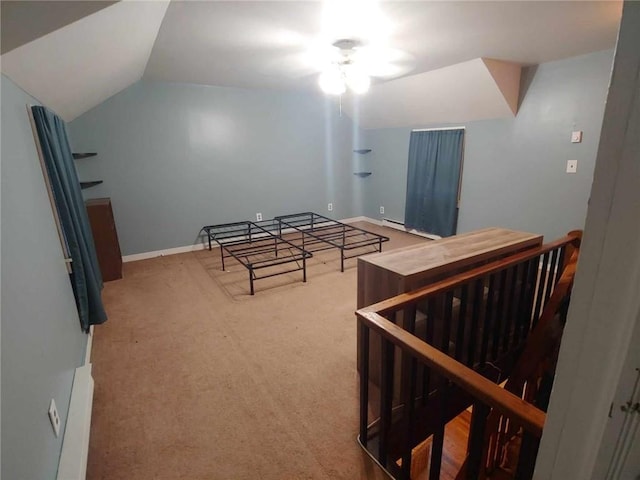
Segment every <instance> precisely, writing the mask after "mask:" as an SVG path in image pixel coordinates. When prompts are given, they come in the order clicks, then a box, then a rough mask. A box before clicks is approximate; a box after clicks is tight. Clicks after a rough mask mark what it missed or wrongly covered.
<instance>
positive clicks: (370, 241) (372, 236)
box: [274, 212, 389, 272]
mask: <svg viewBox="0 0 640 480" xmlns="http://www.w3.org/2000/svg"><path fill="white" fill-rule="evenodd" d="M274 220H275V221H277V222H278V224H279V225H280V228H279V232H278V234H279V236H281V237H282V235H283V226H284V229H285V230H286V229H287V228H289V229H293V230H294V231H295V232H297V233H299V234H300V237H299V238H300V241H301V245H300V247H301V248H302V249H303V250H305V251H308V252H319V251H321V250H329V249H331V248H337V249H339V250H340V271H341V272H344V261H345V260H347V259H349V258H355V257H359V256H360V255H363V254H365V253H374V252H381V251H382V243H383V242H388V241H389V237H385V236H384V235H378V234H377V233H373V232H369V231H367V230H363V229H362V228H357V227H354V226H353V225H349V224H346V223H342V222H338V221H337V220H332V219H330V218H328V217H325V216H322V215H318V214H317V213H314V212H303V213H294V214H291V215H280V216H278V217H275V218H274ZM289 241H291V242H296V241H298V240H297V239H293V238H290V239H289ZM363 249H367V250H368V251H365V252H363V251H362V250H363ZM353 250H358V253H354V254H351V255H345V251H347V252H350V251H353Z"/></svg>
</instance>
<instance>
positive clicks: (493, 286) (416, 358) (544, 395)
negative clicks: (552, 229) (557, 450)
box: [357, 232, 581, 480]
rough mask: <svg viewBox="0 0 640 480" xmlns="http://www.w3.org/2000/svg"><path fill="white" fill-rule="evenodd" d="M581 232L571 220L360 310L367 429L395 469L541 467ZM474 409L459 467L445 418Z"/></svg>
mask: <svg viewBox="0 0 640 480" xmlns="http://www.w3.org/2000/svg"><path fill="white" fill-rule="evenodd" d="M580 238H581V235H580V232H570V234H568V235H567V236H566V237H564V238H562V239H560V240H557V241H555V242H552V243H549V244H546V245H543V246H541V247H538V248H534V249H531V250H527V251H524V252H521V253H518V254H515V255H513V256H510V257H508V258H504V259H502V260H499V261H496V262H493V263H490V264H487V265H484V266H482V267H479V268H476V269H474V270H471V271H468V272H465V273H461V274H459V275H456V276H453V277H451V278H448V279H445V280H443V281H441V282H438V283H436V284H433V285H430V286H427V287H424V288H422V289H420V290H417V291H415V292H411V293H408V294H403V295H400V296H398V297H394V298H391V299H388V300H385V301H383V302H380V303H378V304H375V305H372V306H369V307H366V308H364V309H361V310H359V311H358V312H357V317H358V324H359V328H360V330H361V332H360V333H361V335H362V338H363V340H364V341H363V342H362V343H363V345H364V347H365V348H364V349H363V352H362V353H363V355H362V356H361V358H360V373H361V376H360V435H359V437H358V439H359V442H360V444H361V445H362V447H363V448H364V449H365V451H367V453H369V454H370V455H371V456H372V457H373V458H374V459H375V460H376V461H377V462H378V463H379V464H380V465H381V466H382V468H384V469H385V470H386V471H387V473H388V474H389V475H391V476H392V477H394V478H398V479H410V478H413V479H414V480H416V479H417V478H420V479H422V478H428V479H429V480H436V479H440V478H456V479H460V480H462V479H486V478H518V479H523V480H526V479H528V478H531V476H532V475H533V467H534V465H535V458H536V455H537V448H538V443H539V439H540V437H541V435H542V428H543V425H544V419H545V413H544V410H545V409H546V404H547V402H548V396H549V394H550V386H551V383H552V379H553V370H554V367H555V353H556V351H557V346H558V345H559V341H560V337H561V332H562V325H563V319H564V313H566V305H567V303H568V300H567V299H568V296H569V293H570V290H571V285H572V282H573V275H574V274H575V264H576V261H577V253H578V248H579V244H580ZM558 313H560V315H558ZM370 338H371V339H373V340H374V341H376V340H378V341H379V342H381V349H382V350H381V352H382V355H381V362H380V365H379V368H380V372H379V376H378V375H376V376H375V377H376V378H380V382H379V386H378V385H377V383H378V382H371V381H370V378H369V374H370V371H369V369H370V364H369V351H368V350H369V344H370V342H369V339H370ZM376 373H377V372H376ZM505 381H506V383H505ZM499 384H503V385H504V387H505V388H502V387H501V386H500V385H499ZM468 411H471V412H472V413H471V418H470V427H469V434H468V443H467V449H466V454H465V455H464V458H463V461H462V466H461V467H460V468H459V470H458V471H457V472H456V473H455V475H454V476H452V475H451V472H449V471H447V472H445V470H447V469H448V468H449V467H450V465H448V464H446V465H445V469H444V470H443V454H444V453H445V452H444V445H445V442H444V440H445V428H446V425H447V424H448V423H450V422H452V421H453V422H454V423H455V422H459V416H460V415H461V414H462V413H463V412H465V414H467V415H468V413H467V412H468ZM427 455H428V457H429V458H428V459H426V457H427ZM445 463H446V462H445ZM427 465H428V468H427V470H428V472H425V471H424V470H425V468H418V467H426V466H427ZM449 469H450V468H449Z"/></svg>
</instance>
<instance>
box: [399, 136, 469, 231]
mask: <svg viewBox="0 0 640 480" xmlns="http://www.w3.org/2000/svg"><path fill="white" fill-rule="evenodd" d="M463 139H464V130H462V129H457V130H432V131H423V132H411V139H410V141H409V169H408V172H407V198H406V205H405V217H404V224H405V227H407V228H415V229H416V230H420V231H422V232H428V233H433V234H436V235H440V236H442V237H447V236H450V235H454V234H455V233H456V226H457V223H458V186H459V181H460V167H461V164H462V145H463Z"/></svg>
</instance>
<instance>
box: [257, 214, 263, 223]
mask: <svg viewBox="0 0 640 480" xmlns="http://www.w3.org/2000/svg"><path fill="white" fill-rule="evenodd" d="M256 221H258V222H261V221H262V214H261V213H256Z"/></svg>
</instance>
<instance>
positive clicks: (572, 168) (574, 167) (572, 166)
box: [567, 160, 578, 173]
mask: <svg viewBox="0 0 640 480" xmlns="http://www.w3.org/2000/svg"><path fill="white" fill-rule="evenodd" d="M577 171H578V160H567V173H576V172H577Z"/></svg>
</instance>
